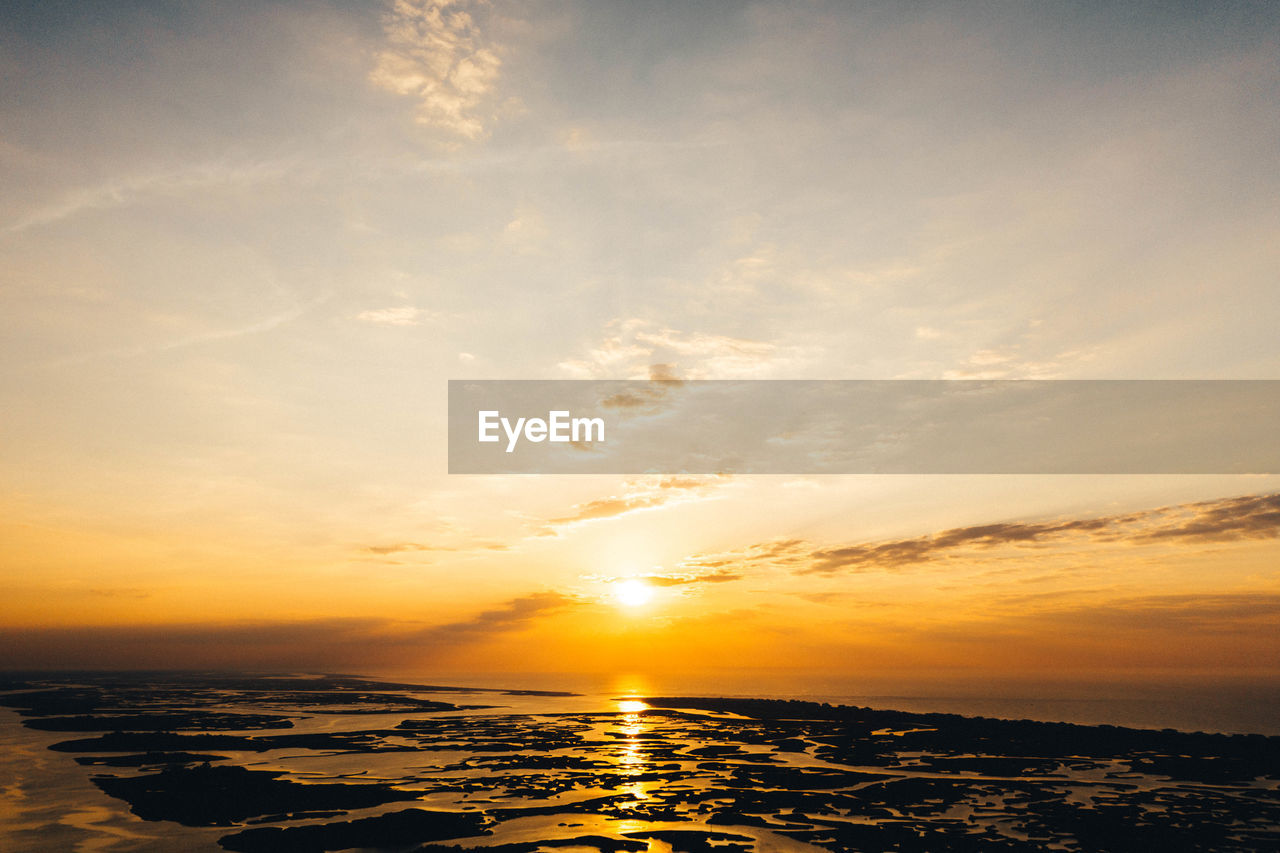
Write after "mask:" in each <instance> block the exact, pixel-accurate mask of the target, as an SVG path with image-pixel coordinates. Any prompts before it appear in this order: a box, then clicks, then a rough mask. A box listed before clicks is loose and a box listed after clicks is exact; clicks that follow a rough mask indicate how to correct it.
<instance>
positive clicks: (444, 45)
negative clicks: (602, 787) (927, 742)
mask: <svg viewBox="0 0 1280 853" xmlns="http://www.w3.org/2000/svg"><path fill="white" fill-rule="evenodd" d="M1278 163H1280V7H1277V6H1276V5H1274V4H1269V3H1247V2H1238V3H1232V2H1223V3H1214V4H1194V3H1159V4H1156V3H1125V4H1104V3H1090V2H1054V3H1050V2H1044V3H1036V2H1023V3H1014V2H1008V3H994V2H986V3H984V2H976V3H966V4H954V3H912V4H900V3H836V2H831V3H824V2H787V3H740V2H708V3H698V4H685V3H663V2H653V3H630V2H557V3H544V2H537V1H536V0H535V2H521V3H515V2H505V0H492V2H470V1H469V0H459V2H433V0H395V2H378V3H336V2H334V3H325V2H294V1H293V0H282V2H262V3H249V2H243V3H236V2H232V3H217V4H198V3H182V2H172V3H167V2H122V3H112V4H77V3H67V2H32V3H25V4H24V3H14V4H9V7H8V9H7V11H6V14H5V15H4V16H3V20H0V179H2V181H3V184H2V185H3V187H4V192H3V193H0V352H2V354H3V358H2V359H0V400H3V406H2V409H3V416H2V417H0V527H2V531H3V532H2V533H0V540H2V541H3V542H4V547H3V549H0V667H4V668H33V667H174V666H188V665H190V666H200V667H249V668H269V669H280V668H286V669H309V670H328V671H334V670H338V671H349V672H366V673H372V672H399V673H410V674H420V675H422V676H424V677H425V676H427V675H430V674H431V673H434V672H445V671H448V672H459V671H462V672H470V673H478V674H483V673H490V672H492V673H498V672H513V671H520V672H526V673H586V672H591V673H615V672H616V673H639V674H642V675H646V676H648V677H651V678H653V679H656V680H658V681H659V682H660V681H661V679H662V678H664V677H675V676H677V675H680V676H690V677H693V676H699V675H704V676H706V677H707V678H711V677H712V676H715V675H723V674H725V673H746V674H750V673H752V672H761V673H764V672H768V673H773V674H774V675H773V676H771V677H783V676H786V677H795V678H797V679H803V678H807V677H812V678H819V677H830V676H839V677H841V678H845V679H848V680H849V681H850V682H857V681H858V679H873V678H884V677H887V676H889V675H892V676H894V677H901V678H907V679H916V680H919V681H920V682H922V683H923V682H926V681H928V680H930V679H946V678H961V677H963V678H970V677H972V678H993V677H1002V678H1015V679H1016V678H1036V677H1042V676H1044V675H1045V674H1047V673H1050V674H1055V675H1062V676H1064V677H1065V676H1068V675H1069V676H1072V677H1078V678H1080V679H1084V680H1107V679H1111V680H1121V681H1126V680H1127V681H1142V680H1159V679H1169V678H1184V677H1185V678H1199V679H1210V678H1219V677H1221V678H1236V679H1245V680H1258V679H1269V680H1271V681H1277V680H1280V630H1277V629H1278V628H1280V560H1278V559H1277V558H1278V557H1280V498H1277V494H1280V477H1275V476H1225V475H1224V476H1208V475H1202V476H1169V475H1162V476H1128V475H1126V476H1118V475H1116V476H1066V475H1058V476H1040V477H1033V476H995V475H986V476H981V475H975V476H940V475H939V476H926V475H919V476H916V475H911V476H907V475H895V476H803V477H801V476H796V477H789V476H785V475H772V476H756V477H750V476H724V477H691V476H680V475H678V472H673V474H672V475H670V476H657V475H655V476H649V477H606V476H549V475H548V476H523V477H521V476H511V477H502V476H460V475H449V474H448V473H447V468H446V441H445V428H446V421H447V408H446V387H447V386H446V383H447V381H448V380H449V379H466V378H473V379H585V378H590V379H615V378H616V379H625V378H646V377H649V376H651V375H660V376H668V377H670V376H674V377H681V378H686V379H700V378H705V379H965V378H990V379H1032V378H1033V379H1272V378H1280V338H1277V335H1276V329H1277V327H1280V287H1277V282H1278V281H1280V275H1278V274H1277V273H1280V239H1277V237H1278V235H1280V168H1277V165H1278ZM628 579H630V580H631V581H637V580H638V581H639V583H640V584H641V585H642V586H643V589H644V595H639V596H628V595H627V594H625V590H627V589H632V590H633V591H634V589H635V588H636V584H635V583H631V584H627V581H628ZM628 598H631V599H638V598H645V599H647V600H645V601H643V602H641V601H638V600H624V599H628ZM761 677H762V678H763V677H764V676H761ZM868 683H869V682H868Z"/></svg>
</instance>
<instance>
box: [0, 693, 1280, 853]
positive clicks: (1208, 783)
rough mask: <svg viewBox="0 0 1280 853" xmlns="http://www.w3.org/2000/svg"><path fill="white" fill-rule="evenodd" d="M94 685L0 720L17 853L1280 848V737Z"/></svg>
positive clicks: (575, 701)
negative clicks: (286, 847)
mask: <svg viewBox="0 0 1280 853" xmlns="http://www.w3.org/2000/svg"><path fill="white" fill-rule="evenodd" d="M82 678H88V679H89V680H87V681H84V682H82V683H81V684H80V685H73V684H71V683H68V682H65V681H60V680H59V679H58V678H56V677H47V678H45V679H42V680H40V681H39V682H38V683H37V682H33V683H31V684H29V685H27V688H28V690H27V692H26V693H24V692H23V691H22V690H19V689H17V688H19V687H21V685H12V684H11V685H10V686H11V687H14V688H15V689H14V690H11V691H9V692H8V693H6V694H5V695H0V702H3V703H7V704H9V705H13V706H17V707H19V708H21V709H23V710H24V713H25V714H26V716H23V717H20V716H19V715H18V714H17V713H16V712H15V711H12V710H2V711H0V715H2V716H0V779H4V780H5V782H4V784H3V788H2V789H0V809H3V818H4V819H3V821H0V849H4V850H18V851H21V850H47V849H67V850H85V851H90V850H107V851H112V850H121V851H124V850H144V851H152V850H204V849H209V850H217V849H220V845H221V847H222V848H227V849H240V850H249V851H255V850H275V849H279V848H280V847H281V846H282V845H283V844H284V843H285V842H287V843H288V844H290V845H295V846H297V847H298V848H299V849H316V850H324V849H348V848H359V849H387V850H415V849H420V848H421V847H422V845H432V844H434V845H446V846H453V847H457V846H461V847H472V846H483V847H493V846H495V845H514V846H508V847H506V848H505V850H504V853H537V851H541V850H546V851H550V850H553V849H554V850H560V851H565V850H569V851H572V850H575V849H582V850H592V851H604V853H618V851H621V850H624V849H625V850H628V851H636V853H639V851H646V853H675V851H684V850H688V851H690V853H706V851H711V850H714V851H716V853H760V851H787V853H800V851H805V850H814V849H823V850H833V851H844V850H861V849H888V848H890V847H895V848H896V849H906V850H911V849H920V850H931V849H953V848H956V847H964V848H965V849H979V850H980V849H992V850H996V849H1002V850H1003V849H1067V850H1074V849H1115V850H1125V849H1160V848H1164V849H1168V845H1169V843H1170V842H1171V840H1172V841H1174V842H1177V843H1178V844H1181V845H1182V846H1183V847H1184V848H1185V849H1214V850H1218V849H1238V850H1249V849H1268V847H1272V848H1274V847H1276V846H1280V739H1269V738H1261V737H1254V738H1241V737H1234V738H1232V737H1223V736H1208V735H1200V736H1196V735H1181V734H1176V733H1160V732H1139V731H1127V730H1123V729H1096V728H1089V727H1082V726H1046V725H1043V724H1037V723H1017V722H1008V723H1003V722H999V721H994V720H972V719H964V718H961V717H954V716H938V715H924V714H911V713H894V712H886V711H873V710H870V709H866V708H845V709H833V708H830V707H823V706H821V705H815V704H797V703H791V704H783V703H778V702H759V701H746V702H741V701H739V702H733V701H722V702H719V703H717V702H709V701H681V700H657V699H650V700H649V701H647V702H646V701H641V700H639V699H637V698H636V697H635V696H634V695H631V696H619V695H616V694H613V695H611V694H612V691H610V692H608V693H605V692H595V693H591V694H587V695H577V696H563V695H513V694H508V693H503V692H489V693H476V692H472V691H469V690H447V689H432V688H426V687H421V688H419V687H415V686H413V685H412V684H379V683H377V682H369V681H362V680H357V679H342V678H329V679H319V680H315V679H312V680H306V679H290V680H281V679H279V678H275V679H255V678H252V677H240V676H236V677H230V676H194V675H177V676H172V675H171V676H134V677H120V676H102V677H100V678H99V679H98V680H96V681H95V680H94V679H93V678H91V677H82ZM519 686H520V687H521V688H527V687H528V685H527V684H521V685H519ZM33 691H34V692H33ZM24 696H25V697H26V698H24ZM859 698H860V699H863V701H858V702H855V703H853V704H858V705H890V704H898V705H899V706H900V707H908V708H909V707H910V703H908V702H906V701H905V700H902V698H901V697H899V698H898V700H892V701H886V702H872V701H865V700H867V699H874V698H877V697H859ZM880 698H884V697H880ZM921 701H922V702H926V703H928V702H930V701H931V700H927V699H926V700H921ZM932 701H937V700H932ZM970 701H979V700H970ZM442 703H443V704H442ZM468 705H469V706H476V705H486V706H491V707H485V708H474V707H472V708H462V707H460V706H468ZM925 707H930V708H937V705H926V706H925ZM975 707H978V706H975ZM997 707H998V705H997ZM1006 707H1015V706H1006ZM360 711H364V712H362V713H361V712H360ZM265 714H270V715H276V716H275V717H274V718H273V717H264V716H263V715H265ZM237 715H238V716H237ZM1010 716H1012V714H1011V715H1010ZM24 723H25V724H24ZM32 726H46V727H52V728H61V729H63V730H61V731H43V730H38V729H36V728H32ZM50 747H54V749H50ZM272 833H276V834H272ZM1197 845H1198V846H1197Z"/></svg>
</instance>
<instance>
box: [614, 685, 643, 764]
mask: <svg viewBox="0 0 1280 853" xmlns="http://www.w3.org/2000/svg"><path fill="white" fill-rule="evenodd" d="M648 707H649V706H648V705H646V704H645V703H644V702H641V701H639V700H638V699H619V700H618V710H619V711H621V712H622V716H621V717H620V718H619V719H618V722H617V724H616V728H617V730H618V733H619V734H621V735H622V738H623V740H622V741H621V743H620V744H619V746H620V749H619V752H618V769H619V770H620V771H621V772H622V773H623V774H625V775H628V776H630V775H635V774H637V773H642V772H644V769H645V757H644V751H643V742H644V739H643V737H642V736H643V735H644V733H645V722H644V714H643V713H642V712H643V711H645V710H646V709H648Z"/></svg>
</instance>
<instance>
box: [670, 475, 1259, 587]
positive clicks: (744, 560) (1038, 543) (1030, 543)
mask: <svg viewBox="0 0 1280 853" xmlns="http://www.w3.org/2000/svg"><path fill="white" fill-rule="evenodd" d="M1276 538H1280V494H1267V495H1246V496H1243V497H1236V498H1223V499H1219V500H1212V501H1200V502H1196V503H1188V504H1178V505H1174V506H1166V507H1159V508H1156V509H1150V510H1141V511H1138V512H1131V513H1124V514H1119V515H1109V516H1099V517H1094V518H1067V519H1056V520H1053V521H1002V522H996V523H993V524H978V525H971V526H969V527H955V528H951V529H949V530H943V531H940V532H938V533H930V534H925V535H922V536H913V537H909V538H905V539H887V540H881V541H873V542H859V543H854V544H849V545H839V546H834V547H833V546H822V545H818V544H815V543H812V542H807V541H805V540H801V539H780V540H773V541H770V542H761V543H757V544H754V545H749V546H747V547H745V548H742V549H739V550H736V551H728V552H724V553H720V554H704V555H695V556H693V557H690V558H689V559H688V560H686V561H685V562H684V563H683V566H684V567H685V568H686V569H689V570H696V569H712V570H717V571H729V570H733V571H758V570H762V569H766V568H775V569H782V570H786V571H791V572H794V573H796V574H835V573H842V572H853V573H858V572H874V571H896V570H900V569H905V568H909V567H916V566H923V565H928V564H933V563H937V562H940V561H943V560H947V559H951V558H956V557H972V556H974V555H975V554H989V553H991V552H994V551H998V550H1001V549H1010V548H1015V549H1016V548H1027V547H1042V546H1051V545H1072V544H1119V543H1128V544H1133V545H1141V544H1153V543H1158V542H1168V541H1175V540H1181V541H1186V542H1232V541H1240V540H1249V539H1276Z"/></svg>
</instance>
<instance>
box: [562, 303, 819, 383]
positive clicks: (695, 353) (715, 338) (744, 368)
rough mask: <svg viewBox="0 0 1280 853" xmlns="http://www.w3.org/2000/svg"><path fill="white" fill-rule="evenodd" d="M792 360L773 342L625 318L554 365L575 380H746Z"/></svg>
mask: <svg viewBox="0 0 1280 853" xmlns="http://www.w3.org/2000/svg"><path fill="white" fill-rule="evenodd" d="M797 358H798V350H797V349H796V348H794V347H787V346H783V345H782V344H779V343H777V342H773V341H758V340H751V339H748V338H735V337H731V336H728V335H716V334H710V333H707V332H684V331H680V330H677V329H672V328H667V327H661V326H656V325H655V324H653V323H650V322H648V321H646V320H641V319H637V318H630V319H614V320H610V321H609V322H608V323H606V324H605V328H604V336H603V337H602V338H601V340H599V341H598V342H596V343H594V344H591V345H590V346H588V347H587V350H586V353H585V354H584V355H583V356H582V357H580V358H574V359H568V360H566V361H562V362H560V365H559V367H560V369H561V370H562V371H564V372H565V373H566V374H568V375H569V376H571V377H572V378H575V379H655V378H658V379H668V380H674V379H749V378H759V377H761V376H764V375H766V374H771V373H773V372H776V371H778V370H781V369H784V368H785V367H787V366H788V365H791V364H793V363H794V362H795V360H796V359H797ZM655 371H656V375H655Z"/></svg>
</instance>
